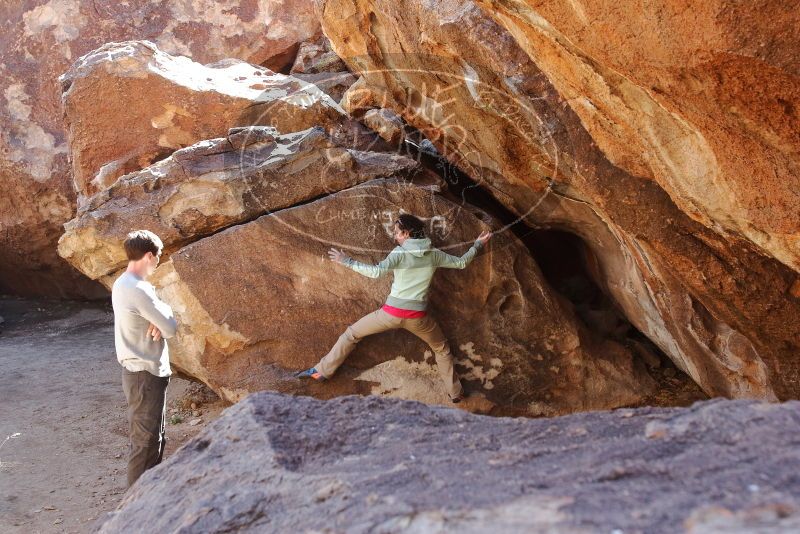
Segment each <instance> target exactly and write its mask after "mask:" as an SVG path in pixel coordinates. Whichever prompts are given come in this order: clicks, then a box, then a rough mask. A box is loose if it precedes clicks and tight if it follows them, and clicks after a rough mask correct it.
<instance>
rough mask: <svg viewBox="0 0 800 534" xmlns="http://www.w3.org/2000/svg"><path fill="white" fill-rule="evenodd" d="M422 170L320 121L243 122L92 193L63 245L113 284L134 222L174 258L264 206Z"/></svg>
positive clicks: (74, 259) (77, 262) (75, 260)
mask: <svg viewBox="0 0 800 534" xmlns="http://www.w3.org/2000/svg"><path fill="white" fill-rule="evenodd" d="M420 171H421V169H420V166H419V164H418V163H417V162H416V161H414V160H412V159H410V158H407V157H404V156H400V155H398V154H393V153H380V152H365V151H360V150H354V149H348V148H343V147H341V146H338V145H337V144H335V143H334V142H333V141H332V140H331V137H330V136H329V135H328V134H327V133H325V131H324V130H323V129H322V128H318V127H317V128H310V129H308V130H303V131H300V132H294V133H290V134H280V133H279V132H278V131H277V130H276V129H275V128H273V127H269V126H260V127H249V128H237V129H233V130H231V132H230V133H229V135H227V136H226V137H222V138H218V139H211V140H207V141H201V142H199V143H196V144H194V145H192V146H190V147H187V148H184V149H181V150H177V151H176V152H174V153H173V154H172V155H171V156H169V157H168V158H166V159H163V160H161V161H159V162H158V163H155V164H153V165H151V166H149V167H147V168H145V169H143V170H141V171H138V172H134V173H131V174H128V175H125V176H123V177H121V178H120V179H119V181H117V182H116V183H115V184H114V185H112V186H110V187H109V188H107V189H105V190H103V191H100V192H98V193H96V194H95V195H93V196H92V197H91V198H89V199H87V201H86V203H85V204H84V205H83V206H81V208H80V209H79V210H78V215H77V217H76V218H75V219H73V220H71V221H69V222H68V223H66V224H65V225H64V228H65V233H64V235H63V236H62V237H61V239H60V240H59V246H58V247H59V248H58V250H59V254H60V255H61V256H62V257H63V258H65V259H66V260H67V261H69V262H70V263H71V264H72V265H74V266H75V267H76V268H77V269H78V270H80V271H81V272H82V273H83V274H85V275H86V276H88V277H89V278H92V279H94V280H100V281H101V282H103V283H105V285H107V286H110V284H111V282H113V279H112V276H113V275H114V274H115V273H116V272H118V271H119V270H120V269H122V268H124V267H125V265H126V258H125V251H124V250H123V248H122V242H123V240H124V239H125V235H126V234H127V233H128V232H130V231H131V229H132V228H144V229H147V230H151V231H153V232H155V233H156V234H157V235H158V236H159V237H160V238H161V240H162V241H163V242H164V252H165V255H164V258H163V259H164V260H166V259H167V258H168V257H169V255H170V254H171V253H172V252H173V251H175V250H177V249H179V248H180V247H182V246H183V245H186V244H188V243H191V242H192V241H195V240H197V239H200V238H202V237H204V236H206V235H210V234H213V233H215V232H217V231H219V230H220V229H223V228H226V227H228V226H232V225H234V224H239V223H243V222H247V221H249V220H252V219H254V218H256V217H258V216H260V215H263V214H264V213H267V212H270V211H274V210H279V209H282V208H286V207H289V206H293V205H295V204H299V203H302V202H305V201H307V200H310V199H314V198H316V197H319V196H321V195H324V194H327V193H330V192H335V191H339V190H341V189H346V188H348V187H351V186H353V185H356V184H358V183H361V182H365V181H367V180H371V179H373V178H380V177H388V176H397V177H403V176H405V177H412V176H414V175H415V174H417V173H418V172H420Z"/></svg>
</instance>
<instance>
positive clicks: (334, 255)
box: [328, 247, 347, 263]
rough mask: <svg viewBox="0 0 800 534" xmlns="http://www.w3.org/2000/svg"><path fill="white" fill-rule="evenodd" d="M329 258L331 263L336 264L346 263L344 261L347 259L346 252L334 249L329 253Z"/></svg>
mask: <svg viewBox="0 0 800 534" xmlns="http://www.w3.org/2000/svg"><path fill="white" fill-rule="evenodd" d="M328 257H329V258H330V259H331V261H335V262H336V263H344V259H345V258H346V257H347V255H345V253H344V252H342V251H341V250H337V249H335V248H333V247H331V249H330V250H329V251H328Z"/></svg>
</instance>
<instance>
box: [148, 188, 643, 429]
mask: <svg viewBox="0 0 800 534" xmlns="http://www.w3.org/2000/svg"><path fill="white" fill-rule="evenodd" d="M437 192H438V187H437V186H436V185H433V186H424V185H417V184H415V183H413V182H408V181H407V180H398V179H396V178H392V179H379V180H373V181H370V182H366V183H364V184H361V185H359V186H356V187H352V188H350V189H345V190H343V191H340V192H337V193H332V194H329V195H327V196H324V197H323V198H320V199H318V200H315V201H313V202H309V203H305V204H302V205H299V206H296V207H291V208H286V209H282V210H277V211H274V212H272V213H270V214H268V215H264V216H262V217H260V218H258V219H256V220H254V221H252V222H248V223H246V224H241V225H237V226H234V227H231V228H228V229H227V230H224V231H221V232H218V233H216V234H214V235H211V236H209V237H205V238H203V239H200V240H198V241H195V242H194V243H192V244H190V245H187V246H185V247H183V248H182V249H180V250H178V251H177V252H174V253H173V254H172V256H171V257H170V260H169V261H168V262H166V263H164V264H162V265H161V266H160V267H159V268H158V270H157V271H156V273H155V275H154V276H153V277H152V279H153V283H154V284H155V285H156V287H157V288H158V291H159V294H160V295H161V297H162V298H163V299H164V300H166V301H167V302H169V303H170V304H171V305H172V306H173V309H174V311H175V314H176V317H177V319H178V323H179V325H180V326H179V330H178V335H177V337H176V338H175V339H174V340H172V341H171V342H170V354H171V362H172V364H173V366H174V367H175V368H176V369H177V370H179V371H181V372H183V373H185V374H188V375H191V376H194V377H196V378H198V379H200V380H202V381H203V382H205V383H206V384H208V385H209V386H210V387H211V388H212V389H214V390H215V391H216V392H217V393H218V394H219V395H220V396H221V397H223V398H224V399H226V400H228V401H238V400H240V399H242V398H243V397H245V396H246V395H248V394H250V393H252V392H254V391H259V390H263V389H270V390H277V391H283V392H294V393H304V394H312V395H315V396H319V397H322V398H327V397H331V396H334V395H341V394H345V393H370V392H371V393H375V394H384V395H389V396H397V397H402V398H408V399H415V400H422V401H425V402H430V403H449V399H448V398H447V396H446V394H445V392H444V389H443V387H442V385H441V384H440V380H439V377H438V374H437V371H436V367H435V363H434V359H433V354H432V353H431V351H430V349H429V347H428V346H427V345H425V344H424V343H423V342H422V341H420V340H419V339H417V338H415V337H414V336H413V335H411V334H409V333H408V332H405V331H393V332H389V333H386V334H382V335H376V336H371V337H369V338H367V339H365V340H363V341H361V342H360V343H359V345H358V347H357V348H356V350H355V351H354V353H353V354H352V355H351V357H350V358H349V359H348V361H347V362H346V365H345V366H344V367H343V368H342V369H340V371H339V372H338V373H337V375H336V376H335V377H334V378H333V379H332V380H328V381H326V382H325V383H322V384H320V383H316V382H315V381H311V382H310V383H309V382H308V381H305V382H303V381H298V380H296V379H293V378H292V375H293V373H294V372H295V371H297V370H300V369H303V368H307V367H309V366H311V365H314V364H315V363H317V361H318V359H319V358H321V357H322V356H323V355H324V354H325V353H326V352H327V351H328V350H329V349H330V347H331V346H332V345H333V343H334V342H335V341H336V339H337V338H338V337H339V335H340V334H341V333H342V332H343V331H344V330H345V328H346V327H347V325H348V324H350V323H352V322H354V321H356V320H357V319H358V318H360V317H361V316H363V315H365V314H366V313H369V312H370V311H373V310H375V309H377V308H378V307H379V306H380V305H381V304H382V303H383V301H384V299H385V297H386V295H387V294H388V291H389V285H390V280H389V279H388V278H389V277H387V278H383V279H377V280H373V279H369V278H365V277H363V276H361V275H359V274H357V273H355V272H354V271H352V270H350V269H347V268H346V267H343V266H341V265H337V264H335V263H332V262H330V261H329V260H328V259H327V257H326V254H325V253H326V250H327V249H328V248H329V247H330V246H335V247H342V248H344V249H346V250H348V251H349V252H350V253H351V254H353V255H354V256H355V257H357V258H359V259H361V260H363V261H371V262H373V263H376V262H377V261H379V260H380V259H382V258H383V257H384V256H385V255H386V254H387V253H388V252H389V250H391V249H392V248H393V242H392V238H391V227H392V221H393V220H394V218H396V216H397V215H398V214H399V213H402V212H404V211H407V212H411V213H415V214H417V215H418V216H420V217H422V218H423V219H424V220H425V221H427V224H428V230H429V235H431V236H432V237H433V239H434V240H435V242H436V244H437V246H439V247H440V248H442V249H443V250H446V251H447V252H449V253H451V254H458V255H460V254H463V253H464V252H465V251H466V249H467V248H468V246H469V245H471V243H472V242H473V241H474V239H475V238H476V237H477V236H478V235H479V234H480V232H481V231H482V230H487V229H489V228H490V227H491V226H492V225H496V222H493V221H492V220H491V219H490V218H489V217H488V216H487V215H486V214H484V213H481V212H477V211H473V210H470V209H469V206H468V205H459V204H457V203H455V202H453V201H451V200H448V199H446V198H444V197H443V196H441V195H439V194H437ZM430 301H431V308H430V312H431V313H432V314H433V316H434V317H435V318H436V319H437V320H438V322H439V323H440V324H441V327H442V329H443V331H444V332H445V335H446V336H447V337H448V339H449V341H450V344H451V347H452V350H453V352H454V355H455V358H456V363H457V369H458V371H459V372H460V374H461V376H462V380H463V381H464V383H465V385H466V387H467V389H468V391H470V392H471V393H472V395H473V397H475V398H476V399H480V398H483V399H486V400H487V401H488V403H486V402H483V401H477V400H476V401H475V402H476V403H477V404H476V406H475V407H476V408H479V409H489V408H487V406H489V407H491V405H495V406H496V409H495V413H514V414H525V415H542V414H547V415H552V414H557V413H566V412H570V411H575V410H586V409H597V408H604V407H614V406H622V405H629V404H634V403H638V402H642V400H643V399H644V398H645V397H646V396H647V395H648V394H650V393H652V392H653V390H654V388H655V384H654V382H653V380H652V379H651V378H650V376H649V375H648V374H647V372H646V370H645V367H644V365H643V364H642V362H641V360H639V359H638V358H634V357H633V355H632V354H631V353H630V352H629V351H628V350H627V349H626V348H625V347H623V346H622V345H620V344H618V343H615V342H613V341H610V340H603V339H599V338H597V337H595V336H593V335H592V334H591V333H590V332H588V331H587V330H586V329H585V328H583V327H582V326H581V325H580V324H579V322H578V321H577V320H576V318H575V316H574V313H573V312H572V310H571V308H570V307H569V306H568V305H565V304H564V303H563V302H562V301H561V300H560V299H558V298H557V297H556V296H555V295H554V294H553V293H552V291H551V290H550V289H549V287H548V286H547V284H546V283H545V282H544V280H543V279H542V276H541V273H540V271H539V269H538V267H537V265H536V263H535V262H534V261H533V259H532V257H531V256H530V254H529V253H528V251H527V249H526V248H525V247H524V246H523V245H522V243H521V242H520V241H519V240H517V239H516V238H515V237H514V236H513V235H511V234H510V233H500V234H498V235H497V237H496V238H495V239H494V240H493V241H492V244H491V246H490V248H489V250H488V252H486V253H485V254H483V255H481V256H479V257H478V258H477V259H476V260H475V261H474V262H473V263H472V264H471V265H470V266H469V267H468V268H467V269H466V270H464V271H454V270H448V269H444V270H441V271H440V272H438V273H437V274H436V277H435V278H434V282H433V285H432V287H431V295H430Z"/></svg>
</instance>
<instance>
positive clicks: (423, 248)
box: [400, 237, 431, 258]
mask: <svg viewBox="0 0 800 534" xmlns="http://www.w3.org/2000/svg"><path fill="white" fill-rule="evenodd" d="M400 247H401V248H403V249H404V250H406V251H408V252H409V253H410V254H412V255H414V256H416V257H418V258H421V257H422V256H424V255H425V254H426V253H427V252H430V250H431V240H430V239H428V238H427V237H425V238H423V239H406V240H405V241H403V244H402V245H400Z"/></svg>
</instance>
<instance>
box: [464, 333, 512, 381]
mask: <svg viewBox="0 0 800 534" xmlns="http://www.w3.org/2000/svg"><path fill="white" fill-rule="evenodd" d="M458 348H459V349H461V350H462V351H463V352H464V353H465V354H466V356H467V357H466V358H461V359H459V360H457V361H456V363H458V364H459V365H462V366H463V367H466V368H467V369H468V372H467V373H465V374H463V375H462V376H461V378H462V379H464V380H475V381H478V382H480V383H481V386H482V387H483V389H493V388H494V383H493V382H492V381H493V380H494V379H495V378H497V377H498V376H500V371H501V370H502V369H503V362H502V361H501V360H500V359H499V358H490V359H489V365H488V367H485V366H484V365H483V364H481V363H477V364H476V362H482V361H483V356H481V355H480V354H478V353H476V352H475V343H474V342H472V341H469V342H467V343H463V344H461V345H459V347H458Z"/></svg>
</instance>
